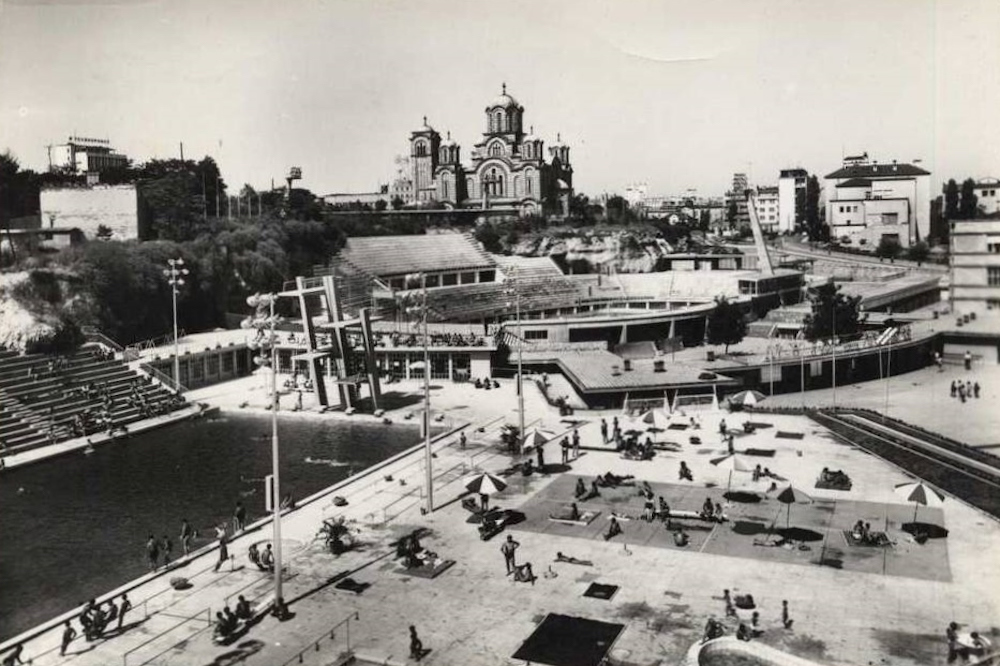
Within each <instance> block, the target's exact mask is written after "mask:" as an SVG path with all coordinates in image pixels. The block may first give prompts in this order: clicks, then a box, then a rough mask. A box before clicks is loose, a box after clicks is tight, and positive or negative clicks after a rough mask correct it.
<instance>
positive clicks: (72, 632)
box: [59, 620, 76, 657]
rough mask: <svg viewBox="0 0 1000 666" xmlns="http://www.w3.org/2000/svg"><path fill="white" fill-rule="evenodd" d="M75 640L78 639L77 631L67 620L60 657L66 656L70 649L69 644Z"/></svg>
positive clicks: (64, 626)
mask: <svg viewBox="0 0 1000 666" xmlns="http://www.w3.org/2000/svg"><path fill="white" fill-rule="evenodd" d="M74 638H76V629H74V628H73V625H72V624H70V622H69V620H66V624H64V625H63V634H62V644H61V645H60V647H59V656H60V657H65V656H66V648H68V647H69V644H70V643H72V642H73V639H74Z"/></svg>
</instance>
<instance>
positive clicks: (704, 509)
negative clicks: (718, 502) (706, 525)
mask: <svg viewBox="0 0 1000 666" xmlns="http://www.w3.org/2000/svg"><path fill="white" fill-rule="evenodd" d="M698 515H700V516H701V518H702V520H712V518H713V517H714V516H715V506H714V505H713V504H712V498H711V497H706V498H705V503H704V504H702V505H701V513H700V514H698Z"/></svg>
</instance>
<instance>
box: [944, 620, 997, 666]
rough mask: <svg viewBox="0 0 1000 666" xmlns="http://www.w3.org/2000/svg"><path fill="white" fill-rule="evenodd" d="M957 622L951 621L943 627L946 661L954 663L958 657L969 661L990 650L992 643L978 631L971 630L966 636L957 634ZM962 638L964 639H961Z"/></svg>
mask: <svg viewBox="0 0 1000 666" xmlns="http://www.w3.org/2000/svg"><path fill="white" fill-rule="evenodd" d="M958 628H959V627H958V623H957V622H952V623H950V624H949V625H948V628H947V629H945V632H944V633H945V638H947V639H948V663H949V664H952V663H954V662H955V661H956V660H957V659H958V658H959V657H961V658H962V660H963V661H966V662H969V661H971V660H972V659H973V658H974V657H975V658H977V659H978V658H979V657H982V656H984V655H986V653H987V652H988V651H989V650H990V648H991V647H992V644H991V643H990V640H989V639H988V638H985V637H984V636H980V635H979V632H978V631H973V632H970V633H969V634H968V636H967V637H962V636H959V633H958ZM963 639H964V640H963Z"/></svg>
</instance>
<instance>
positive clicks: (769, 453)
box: [743, 449, 774, 458]
mask: <svg viewBox="0 0 1000 666" xmlns="http://www.w3.org/2000/svg"><path fill="white" fill-rule="evenodd" d="M743 454H744V455H747V456H758V457H760V458H773V457H774V449H746V450H744V451H743Z"/></svg>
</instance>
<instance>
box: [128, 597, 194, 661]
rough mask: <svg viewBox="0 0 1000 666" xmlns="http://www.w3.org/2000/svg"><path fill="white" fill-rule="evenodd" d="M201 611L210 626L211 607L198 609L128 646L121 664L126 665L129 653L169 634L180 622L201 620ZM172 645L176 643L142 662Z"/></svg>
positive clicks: (171, 647) (153, 657)
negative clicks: (133, 645) (192, 613)
mask: <svg viewBox="0 0 1000 666" xmlns="http://www.w3.org/2000/svg"><path fill="white" fill-rule="evenodd" d="M202 613H204V614H205V618H204V619H205V621H206V622H207V623H208V626H209V627H211V626H212V609H211V607H209V608H206V609H205V610H202V611H198V612H197V613H195V614H194V615H192V616H190V617H185V618H183V619H182V620H181V621H180V622H176V623H174V624H172V625H170V627H168V628H167V629H164V630H163V631H161V632H160V633H158V634H156V635H155V636H151V637H149V638H147V639H146V640H144V641H143V642H142V643H139V644H138V645H136V646H135V647H134V648H130V649H129V650H126V651H125V653H124V654H122V666H128V658H129V655H131V654H132V653H134V652H136V651H138V650H141V649H142V648H144V647H146V646H147V645H149V644H150V643H152V642H153V641H155V640H157V639H159V638H161V637H163V636H166V635H167V634H169V633H170V632H171V631H173V630H174V629H176V628H178V627H179V626H181V625H182V624H186V623H188V622H191V621H192V620H201V619H202V617H201V615H202ZM200 631H204V628H203V629H202V630H200ZM185 640H189V639H185ZM174 646H176V643H175V644H174V645H171V646H170V647H168V648H167V649H166V650H163V651H162V652H160V653H159V654H156V655H153V656H152V657H150V658H149V659H147V660H146V661H145V662H143V663H149V662H150V661H152V660H153V659H156V658H157V657H159V656H160V655H162V654H164V653H165V652H167V651H169V650H171V649H173V648H174Z"/></svg>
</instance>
